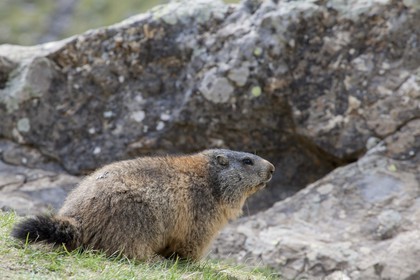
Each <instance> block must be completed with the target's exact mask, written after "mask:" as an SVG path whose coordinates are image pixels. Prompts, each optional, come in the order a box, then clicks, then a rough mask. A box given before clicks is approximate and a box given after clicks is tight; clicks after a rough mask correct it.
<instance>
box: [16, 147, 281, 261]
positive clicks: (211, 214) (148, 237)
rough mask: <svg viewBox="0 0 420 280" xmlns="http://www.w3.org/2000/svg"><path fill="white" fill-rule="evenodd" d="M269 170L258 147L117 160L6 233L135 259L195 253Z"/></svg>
mask: <svg viewBox="0 0 420 280" xmlns="http://www.w3.org/2000/svg"><path fill="white" fill-rule="evenodd" d="M273 172H274V166H273V165H272V164H271V163H269V162H268V161H266V160H264V159H262V158H260V157H258V156H256V155H252V154H248V153H242V152H234V151H230V150H221V149H214V150H206V151H203V152H201V153H197V154H193V155H187V156H167V157H144V158H138V159H134V160H127V161H121V162H116V163H113V164H110V165H107V166H105V167H103V168H101V169H99V170H97V171H96V172H94V173H93V174H91V175H90V176H88V177H87V178H86V179H84V180H83V181H82V182H81V184H80V185H79V186H78V187H77V188H76V189H75V190H74V191H73V192H72V193H71V194H70V195H69V196H68V198H67V199H66V201H65V203H64V205H63V207H62V209H61V210H60V211H59V213H58V215H57V216H54V217H37V218H32V219H28V220H26V221H23V222H22V223H21V224H18V225H17V226H16V227H15V229H14V231H13V233H12V234H13V236H15V237H17V238H20V239H25V240H26V236H27V235H28V234H29V240H30V241H42V240H44V241H46V242H49V243H56V244H62V243H64V244H65V245H66V246H67V247H68V249H74V248H77V247H80V246H82V247H85V248H92V249H100V250H104V251H106V252H107V253H108V254H114V253H122V254H125V255H126V256H128V257H131V258H137V259H148V258H151V257H153V256H154V255H162V256H164V257H170V256H172V255H178V256H179V257H182V258H189V259H198V258H200V257H201V256H202V255H203V253H204V252H205V249H206V248H207V247H208V245H209V244H210V242H211V240H212V239H213V238H214V236H215V235H216V234H217V232H218V231H219V230H220V229H221V228H222V227H223V226H224V225H225V224H226V223H227V221H228V220H229V219H233V218H236V217H237V216H238V215H239V214H240V213H241V208H242V206H243V203H244V201H245V199H246V198H247V197H248V196H249V195H251V194H253V193H254V192H256V191H258V190H259V189H261V188H263V187H264V186H265V184H266V183H267V182H268V181H269V180H270V179H271V176H272V173H273ZM60 232H61V233H60ZM64 233H66V234H64ZM23 236H24V238H23ZM63 237H65V238H63Z"/></svg>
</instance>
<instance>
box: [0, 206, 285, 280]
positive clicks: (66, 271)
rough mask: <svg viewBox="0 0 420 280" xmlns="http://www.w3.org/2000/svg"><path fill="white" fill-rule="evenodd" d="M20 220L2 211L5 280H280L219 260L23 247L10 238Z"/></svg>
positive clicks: (0, 268) (0, 266)
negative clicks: (136, 258) (144, 258)
mask: <svg viewBox="0 0 420 280" xmlns="http://www.w3.org/2000/svg"><path fill="white" fill-rule="evenodd" d="M19 219H21V218H19V217H17V216H16V215H15V214H14V213H10V212H1V211H0V275H1V279H229V280H230V279H278V276H275V275H274V274H273V273H271V272H270V271H269V270H267V269H261V268H250V267H246V266H238V265H230V264H227V263H223V262H217V261H209V260H206V261H201V262H199V263H189V262H181V261H169V260H168V261H159V262H155V263H139V262H137V263H134V262H133V261H130V260H128V259H126V258H114V259H111V258H107V257H105V256H104V255H103V254H101V253H99V252H93V251H84V252H78V251H74V252H68V251H66V250H65V249H64V248H58V249H52V248H51V247H50V246H47V245H38V244H23V243H21V242H19V241H16V240H14V239H13V238H11V237H10V231H11V229H12V227H13V225H14V224H15V223H16V221H18V220H19Z"/></svg>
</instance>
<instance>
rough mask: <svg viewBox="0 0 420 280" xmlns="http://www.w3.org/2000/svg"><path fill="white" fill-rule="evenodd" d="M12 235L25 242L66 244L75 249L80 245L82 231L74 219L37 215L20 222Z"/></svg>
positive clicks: (68, 247)
mask: <svg viewBox="0 0 420 280" xmlns="http://www.w3.org/2000/svg"><path fill="white" fill-rule="evenodd" d="M12 236H13V237H15V238H17V239H20V240H23V241H25V242H26V241H28V242H40V241H45V242H47V243H53V244H56V245H61V244H64V245H65V246H66V248H67V249H69V250H73V249H75V248H77V246H78V244H77V243H78V240H79V236H80V233H79V230H78V227H77V225H76V221H75V220H74V219H69V218H64V217H57V216H37V217H35V218H29V219H26V220H24V221H22V222H20V223H18V224H17V225H16V226H15V227H14V228H13V230H12Z"/></svg>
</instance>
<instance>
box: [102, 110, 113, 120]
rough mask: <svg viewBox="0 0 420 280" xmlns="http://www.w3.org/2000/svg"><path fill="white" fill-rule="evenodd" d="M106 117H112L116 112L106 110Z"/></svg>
mask: <svg viewBox="0 0 420 280" xmlns="http://www.w3.org/2000/svg"><path fill="white" fill-rule="evenodd" d="M103 115H104V118H107V119H108V118H110V117H112V116H113V115H114V112H112V111H106V112H104V114H103Z"/></svg>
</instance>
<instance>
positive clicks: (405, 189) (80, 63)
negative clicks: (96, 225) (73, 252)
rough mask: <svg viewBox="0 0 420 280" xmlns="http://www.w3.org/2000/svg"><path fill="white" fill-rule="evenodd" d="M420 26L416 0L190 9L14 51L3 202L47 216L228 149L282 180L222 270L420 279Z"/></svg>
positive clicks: (232, 242)
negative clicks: (152, 163)
mask: <svg viewBox="0 0 420 280" xmlns="http://www.w3.org/2000/svg"><path fill="white" fill-rule="evenodd" d="M418 26H420V3H419V2H418V1H414V0H413V1H408V0H407V1H383V0H382V1H379V0H378V1H362V0H352V1H343V0H337V1H334V0H330V1H291V2H286V1H258V0H246V1H243V2H242V3H241V4H239V5H237V6H228V5H226V4H224V3H223V2H219V1H195V2H193V3H190V2H188V5H187V4H186V2H182V1H181V2H174V3H171V4H169V5H167V6H164V7H160V8H157V9H154V10H152V11H151V12H148V13H145V14H142V15H138V16H135V17H133V18H130V19H128V20H126V21H124V22H122V23H120V24H117V25H114V26H111V27H108V28H101V29H98V30H92V31H89V32H87V33H84V34H81V35H78V36H74V37H71V38H68V39H66V40H63V41H59V42H53V43H48V44H44V45H39V46H34V47H20V46H12V45H1V46H0V119H2V120H3V121H2V122H0V159H1V164H0V194H1V196H0V205H1V207H2V208H3V209H15V210H16V211H18V213H21V214H33V213H37V212H43V211H47V210H48V209H49V208H51V207H52V208H57V207H59V205H60V204H61V203H62V201H63V199H64V198H65V195H66V193H67V192H68V191H69V190H71V188H72V187H73V186H74V185H75V184H77V182H78V181H79V180H80V178H81V176H82V175H83V174H86V173H88V172H90V171H91V170H93V169H95V168H97V167H98V166H100V165H103V164H106V163H108V162H111V161H115V160H118V159H124V158H130V157H134V156H141V155H149V154H166V153H170V154H172V153H181V152H182V153H188V152H194V151H197V150H201V149H204V148H208V147H228V148H231V149H237V150H245V151H251V152H255V153H257V154H258V155H261V156H263V157H265V158H267V159H269V160H270V161H272V162H273V163H275V165H276V170H277V171H276V174H275V177H274V179H273V181H272V183H271V185H270V186H269V187H268V188H267V189H266V190H265V191H264V192H261V193H260V194H259V195H256V196H255V197H253V198H252V199H251V200H250V201H249V203H248V205H247V208H245V212H246V213H247V214H256V215H253V216H250V217H244V218H242V219H241V220H239V221H237V222H235V223H232V224H231V225H230V226H229V227H228V228H227V229H226V230H225V231H223V233H222V234H221V236H220V238H219V239H218V240H217V241H216V242H215V244H214V246H213V249H212V252H211V256H213V257H218V258H228V259H233V260H236V261H239V262H244V261H246V262H248V263H254V264H265V265H268V266H270V267H273V268H274V269H276V270H279V271H281V272H282V273H283V277H284V278H285V279H299V278H301V279H304V278H305V277H307V278H309V279H324V278H325V279H407V280H409V279H411V280H413V279H417V278H420V270H419V267H418V263H420V253H419V252H420V250H419V249H420V248H419V245H418V242H417V240H418V239H419V235H420V231H419V229H418V224H419V221H418V219H419V218H418V217H420V215H419V213H420V204H419V201H420V200H419V199H420V175H419V174H420V172H419V171H420V167H419V166H420V53H419V51H418V48H419V46H420V29H419V28H418ZM298 190H300V191H299V192H297V193H296V191H298ZM294 193H296V194H294ZM292 194H294V195H293V196H290V195H292ZM286 197H288V198H287V199H285V200H282V201H280V202H277V201H279V200H281V199H284V198H286ZM273 204H274V205H273ZM262 210H264V211H262Z"/></svg>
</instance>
